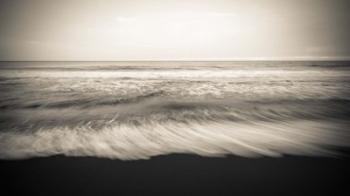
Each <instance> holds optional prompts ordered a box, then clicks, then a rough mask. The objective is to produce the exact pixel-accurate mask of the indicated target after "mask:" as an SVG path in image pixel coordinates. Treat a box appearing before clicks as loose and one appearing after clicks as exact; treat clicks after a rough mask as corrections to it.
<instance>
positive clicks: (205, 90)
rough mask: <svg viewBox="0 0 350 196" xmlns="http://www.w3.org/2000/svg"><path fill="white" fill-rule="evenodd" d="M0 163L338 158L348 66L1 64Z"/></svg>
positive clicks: (349, 101) (347, 125)
mask: <svg viewBox="0 0 350 196" xmlns="http://www.w3.org/2000/svg"><path fill="white" fill-rule="evenodd" d="M0 92H1V94H0V95H1V96H0V158H1V159H23V158H31V157H41V156H50V155H57V154H64V155H67V156H94V157H107V158H113V159H122V160H135V159H147V158H150V157H152V156H156V155H164V154H170V153H190V154H198V155H202V156H215V157H216V156H225V155H228V154H233V155H237V156H244V157H257V156H274V157H280V156H282V155H285V154H288V155H303V156H337V155H338V151H337V150H336V149H338V148H343V147H345V148H346V147H349V145H350V121H349V119H350V62H340V61H337V62H303V61H296V62H292V61H284V62H278V61H274V62H264V61H262V62H258V61H247V62H0Z"/></svg>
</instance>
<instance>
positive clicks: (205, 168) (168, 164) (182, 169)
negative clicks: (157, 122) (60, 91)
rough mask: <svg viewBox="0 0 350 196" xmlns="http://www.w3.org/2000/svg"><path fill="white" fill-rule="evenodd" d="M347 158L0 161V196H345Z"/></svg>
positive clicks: (349, 173) (348, 169) (179, 156)
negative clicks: (0, 181) (0, 180)
mask: <svg viewBox="0 0 350 196" xmlns="http://www.w3.org/2000/svg"><path fill="white" fill-rule="evenodd" d="M348 163H349V156H347V155H344V156H341V157H338V158H322V157H302V156H285V157H283V158H270V157H260V158H242V157H237V156H228V157H226V158H207V157H200V156H195V155H184V154H173V155H167V156H158V157H153V158H152V159H150V160H138V161H119V160H110V159H104V158H87V157H85V158H82V157H75V158H74V157H65V156H53V157H49V158H34V159H29V160H17V161H1V162H0V173H1V179H2V183H1V187H2V188H1V189H2V191H1V192H2V193H1V195H347V194H349V193H350V189H349V187H348V182H349V177H350V167H349V164H348ZM3 193H6V194H3Z"/></svg>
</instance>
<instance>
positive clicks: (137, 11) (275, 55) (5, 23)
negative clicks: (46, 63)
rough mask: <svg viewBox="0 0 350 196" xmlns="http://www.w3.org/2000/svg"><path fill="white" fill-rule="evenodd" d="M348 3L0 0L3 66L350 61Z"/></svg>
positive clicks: (340, 0) (328, 0)
mask: <svg viewBox="0 0 350 196" xmlns="http://www.w3.org/2000/svg"><path fill="white" fill-rule="evenodd" d="M349 10H350V1H349V0H226V1H225V0H212V1H209V0H183V1H181V0H143V1H141V0H139V1H134V0H124V1H122V0H119V1H116V0H115V1H112V0H109V1H108V0H104V1H103V0H100V1H98V0H70V1H68V0H56V1H54V0H52V1H50V0H1V1H0V25H1V27H0V60H237V59H238V60H239V59H317V58H321V59H328V58H330V59H343V58H349V57H350V44H349V43H350V41H349V35H350V11H349Z"/></svg>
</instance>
